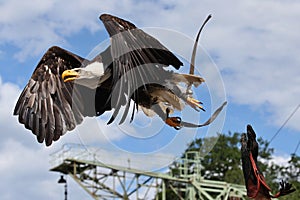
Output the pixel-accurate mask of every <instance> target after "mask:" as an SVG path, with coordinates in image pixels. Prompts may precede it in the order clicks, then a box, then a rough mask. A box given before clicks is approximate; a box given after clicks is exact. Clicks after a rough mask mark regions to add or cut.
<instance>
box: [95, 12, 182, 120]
mask: <svg viewBox="0 0 300 200" xmlns="http://www.w3.org/2000/svg"><path fill="white" fill-rule="evenodd" d="M100 20H101V21H102V22H103V23H104V26H105V28H106V30H107V31H108V33H109V35H110V38H111V48H110V49H111V56H112V60H113V63H112V66H113V70H112V71H113V85H115V86H116V87H115V88H114V91H113V93H114V94H115V95H114V97H113V99H112V103H113V104H115V105H114V107H115V111H114V113H113V116H112V118H111V120H110V121H109V122H108V123H111V122H112V121H113V120H114V117H115V116H116V115H117V114H118V112H119V109H120V107H121V103H120V99H119V97H120V96H121V94H127V96H128V97H129V98H130V97H131V95H133V98H134V99H135V104H136V106H133V107H137V104H138V94H136V93H134V91H135V90H137V89H138V88H139V87H141V86H143V85H145V84H149V83H153V82H155V83H157V82H159V81H160V80H161V79H162V78H161V77H160V76H161V74H157V73H156V72H157V71H156V70H155V69H156V68H159V67H163V66H169V65H172V66H174V67H175V68H176V69H179V67H180V66H181V65H183V64H182V62H181V61H180V60H179V59H178V58H177V57H176V56H175V55H174V54H173V53H172V52H170V51H169V50H168V49H167V48H166V47H164V46H163V45H162V44H161V43H160V42H159V41H158V40H156V39H155V38H153V37H152V36H150V35H148V34H147V33H145V32H144V31H142V30H140V29H138V28H137V27H136V26H135V25H134V24H132V23H131V22H128V21H125V20H123V19H120V18H118V17H115V16H112V15H108V14H103V15H101V16H100ZM129 105H130V99H129V100H128V101H127V105H126V109H125V112H124V115H127V111H128V108H129ZM123 120H124V116H123V118H122V120H121V122H122V121H123Z"/></svg>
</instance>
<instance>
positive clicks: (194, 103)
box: [186, 97, 205, 111]
mask: <svg viewBox="0 0 300 200" xmlns="http://www.w3.org/2000/svg"><path fill="white" fill-rule="evenodd" d="M186 102H187V103H188V104H189V105H190V106H191V107H192V108H194V109H196V110H197V109H201V110H203V111H205V110H204V108H203V106H201V105H202V104H203V103H202V102H201V101H198V100H197V99H194V98H192V97H187V99H186Z"/></svg>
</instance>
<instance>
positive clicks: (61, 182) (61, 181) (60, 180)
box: [57, 175, 68, 200]
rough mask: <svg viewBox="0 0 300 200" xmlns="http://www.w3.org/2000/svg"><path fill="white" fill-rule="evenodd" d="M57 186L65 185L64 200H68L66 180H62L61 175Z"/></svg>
mask: <svg viewBox="0 0 300 200" xmlns="http://www.w3.org/2000/svg"><path fill="white" fill-rule="evenodd" d="M57 183H59V184H63V183H64V184H65V200H68V186H67V180H66V179H65V178H64V176H63V175H61V176H60V179H59V180H58V181H57Z"/></svg>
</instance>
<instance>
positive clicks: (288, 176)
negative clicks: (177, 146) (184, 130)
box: [167, 132, 300, 199]
mask: <svg viewBox="0 0 300 200" xmlns="http://www.w3.org/2000/svg"><path fill="white" fill-rule="evenodd" d="M240 135H241V134H240V133H233V134H232V133H231V132H229V134H228V135H225V134H220V135H219V137H210V138H199V139H196V140H195V141H193V142H191V143H190V144H189V145H188V147H187V149H186V150H185V152H184V154H183V156H184V155H185V153H186V152H187V151H199V152H200V154H201V155H205V156H204V157H203V159H202V161H201V164H202V166H203V170H202V171H201V175H202V176H203V177H204V178H205V179H210V180H218V181H226V182H229V183H234V184H242V185H244V177H243V172H242V168H241V160H240V159H241V152H240ZM257 141H258V143H259V156H258V157H259V158H258V166H259V168H260V169H261V171H262V172H263V173H264V176H265V177H266V181H267V183H268V184H269V186H270V187H271V188H272V191H278V186H279V184H278V182H279V181H280V179H282V178H283V179H285V180H289V182H290V183H292V184H293V185H294V187H295V188H296V189H297V191H296V192H294V193H292V194H291V195H288V196H286V197H283V198H281V199H300V183H299V179H300V157H299V156H296V155H292V156H291V159H290V161H289V166H287V167H282V166H279V165H278V164H276V163H274V162H273V163H271V159H272V154H273V153H274V149H273V148H270V147H269V144H270V143H269V142H268V141H267V140H263V139H262V138H261V137H260V138H258V139H257ZM270 163H271V165H270ZM179 165H180V163H176V162H174V163H173V164H172V165H171V166H170V171H172V174H173V175H175V176H176V175H178V174H179V171H178V166H179ZM178 187H179V186H178ZM167 197H168V195H167ZM167 199H170V198H167ZM172 199H176V198H175V197H174V196H173V197H172Z"/></svg>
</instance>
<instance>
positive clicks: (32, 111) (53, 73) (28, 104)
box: [14, 46, 84, 146]
mask: <svg viewBox="0 0 300 200" xmlns="http://www.w3.org/2000/svg"><path fill="white" fill-rule="evenodd" d="M83 61H84V59H83V58H81V57H79V56H77V55H75V54H73V53H71V52H68V51H66V50H64V49H61V48H59V47H56V46H54V47H51V48H50V49H49V50H48V51H47V52H46V53H45V54H44V56H43V57H42V59H41V60H40V62H39V63H38V65H37V67H36V69H35V70H34V72H33V74H32V76H31V78H30V80H29V82H28V84H27V85H26V86H25V88H24V90H23V92H22V93H21V95H20V97H19V99H18V102H17V104H16V106H15V109H14V115H18V116H19V122H20V123H22V124H24V125H25V127H26V128H27V129H30V130H31V131H32V133H33V134H35V135H36V137H37V140H38V141H39V142H40V143H42V142H44V141H45V143H46V145H47V146H49V145H51V143H52V141H56V140H58V139H59V138H60V136H61V135H63V134H64V133H65V132H66V131H69V130H73V129H74V128H75V126H76V125H77V124H79V123H81V121H82V119H83V115H82V113H81V109H82V108H81V106H82V105H80V101H79V100H78V102H76V105H74V104H73V105H72V101H74V100H73V99H74V95H72V92H76V91H73V83H70V82H68V83H64V82H63V80H62V79H61V74H62V72H63V71H64V70H67V69H71V68H77V67H80V66H81V64H82V62H83ZM77 93H78V92H77ZM75 98H80V93H78V94H76V97H75Z"/></svg>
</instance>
